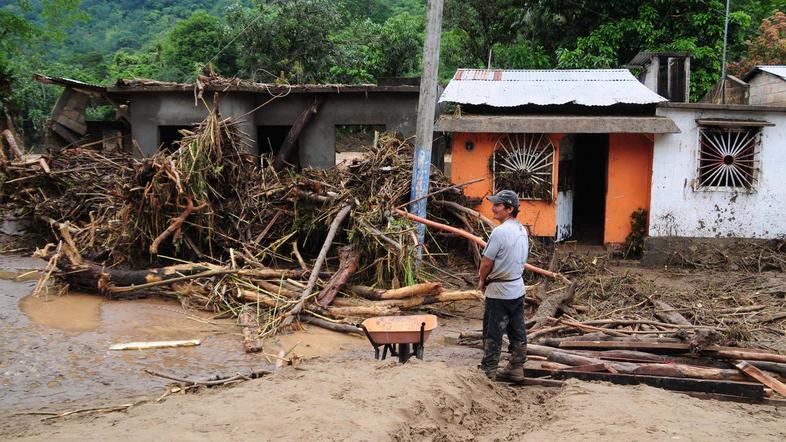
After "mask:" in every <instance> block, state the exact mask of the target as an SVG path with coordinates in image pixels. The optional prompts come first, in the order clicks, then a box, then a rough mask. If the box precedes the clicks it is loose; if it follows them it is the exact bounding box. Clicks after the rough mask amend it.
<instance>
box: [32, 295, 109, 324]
mask: <svg viewBox="0 0 786 442" xmlns="http://www.w3.org/2000/svg"><path fill="white" fill-rule="evenodd" d="M102 302H103V300H102V299H101V297H99V296H95V295H87V294H84V293H68V294H67V295H63V296H32V295H27V296H25V297H24V298H22V300H21V301H19V309H20V310H21V311H22V312H23V313H24V314H25V315H27V318H28V319H29V320H30V321H32V322H33V323H36V324H40V325H43V326H45V327H52V328H56V329H59V330H62V331H65V332H84V331H87V330H95V329H96V328H98V326H99V325H101V303H102Z"/></svg>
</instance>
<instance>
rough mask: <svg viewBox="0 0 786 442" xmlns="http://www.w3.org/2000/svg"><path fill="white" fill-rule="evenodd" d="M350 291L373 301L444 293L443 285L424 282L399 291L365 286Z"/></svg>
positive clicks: (352, 288) (353, 286) (353, 287)
mask: <svg viewBox="0 0 786 442" xmlns="http://www.w3.org/2000/svg"><path fill="white" fill-rule="evenodd" d="M349 290H350V291H351V292H352V293H354V294H355V295H357V296H359V297H361V298H365V299H368V300H371V301H382V300H386V299H406V298H412V297H415V296H426V295H435V294H438V293H439V292H441V291H442V283H439V282H424V283H420V284H414V285H410V286H407V287H401V288H398V289H390V290H381V289H376V288H373V287H368V286H364V285H352V286H350V287H349Z"/></svg>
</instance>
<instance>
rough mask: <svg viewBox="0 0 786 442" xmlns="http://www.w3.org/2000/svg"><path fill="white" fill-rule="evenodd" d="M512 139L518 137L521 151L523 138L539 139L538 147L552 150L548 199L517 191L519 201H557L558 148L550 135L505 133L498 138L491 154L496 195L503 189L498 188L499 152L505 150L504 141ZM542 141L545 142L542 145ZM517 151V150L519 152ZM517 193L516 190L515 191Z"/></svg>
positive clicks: (492, 178)
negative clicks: (523, 194)
mask: <svg viewBox="0 0 786 442" xmlns="http://www.w3.org/2000/svg"><path fill="white" fill-rule="evenodd" d="M511 137H516V142H517V147H518V149H521V145H522V143H520V141H521V139H522V138H523V139H524V140H525V141H526V140H528V137H538V141H537V142H535V145H536V147H538V148H539V146H541V145H542V146H543V147H544V148H546V149H548V148H551V151H550V152H548V153H547V157H548V156H550V158H551V159H550V160H548V159H547V160H546V161H551V164H550V166H551V168H550V169H549V187H548V195H547V196H546V197H539V196H522V193H521V192H518V191H516V193H517V194H518V196H519V200H521V201H545V202H553V201H554V199H555V195H554V193H555V190H554V187H555V186H554V177H555V175H556V172H557V169H556V167H557V163H556V161H555V159H556V158H557V148H556V146H555V145H554V142H553V141H552V140H551V138H550V137H549V134H548V133H537V132H515V133H505V134H501V135H500V136H499V137H497V140H496V141H495V143H494V147H493V150H492V153H491V167H490V169H491V183H492V184H491V187H492V191H493V192H494V193H497V192H499V191H500V190H502V189H499V188H498V186H497V152H498V151H499V150H500V149H502V148H504V145H503V144H502V142H503V140H504V139H506V138H507V139H510V138H511ZM541 141H544V143H543V144H541ZM518 149H517V150H518ZM535 165H537V163H535ZM547 166H548V165H547ZM514 191H515V190H514Z"/></svg>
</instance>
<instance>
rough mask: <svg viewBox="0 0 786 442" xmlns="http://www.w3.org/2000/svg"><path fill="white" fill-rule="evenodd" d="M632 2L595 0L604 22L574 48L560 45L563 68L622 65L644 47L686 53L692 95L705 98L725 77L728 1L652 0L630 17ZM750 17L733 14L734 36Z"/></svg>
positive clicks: (596, 10)
mask: <svg viewBox="0 0 786 442" xmlns="http://www.w3.org/2000/svg"><path fill="white" fill-rule="evenodd" d="M585 3H588V4H589V3H593V2H589V1H587V2H585ZM596 3H597V4H598V5H599V4H601V3H603V4H604V5H605V6H603V5H600V6H596ZM631 4H633V3H632V2H624V1H623V2H616V1H615V2H594V3H593V4H592V7H590V10H591V11H595V13H596V14H602V15H603V16H604V20H602V21H600V22H599V24H598V25H597V26H595V27H594V28H592V30H591V31H590V32H589V34H587V35H583V36H580V37H578V38H577V39H576V41H575V46H573V47H572V48H571V47H563V48H560V49H557V60H558V67H560V68H607V67H617V66H620V65H623V64H625V63H626V62H628V61H629V60H630V59H631V58H632V57H633V56H634V55H635V54H636V53H637V52H639V51H682V52H687V53H689V54H690V55H691V57H692V59H691V97H692V98H693V99H697V98H699V97H701V96H703V95H704V94H705V93H706V92H707V90H709V88H711V87H712V85H713V84H714V83H715V82H716V81H717V79H718V78H719V77H720V71H721V55H722V52H723V28H724V15H725V2H724V1H722V0H701V1H700V0H679V1H676V0H649V1H647V2H645V3H643V4H635V8H636V10H635V11H634V12H633V14H630V15H628V13H630V12H631V11H629V10H628V9H629V8H630V5H631ZM609 5H618V6H619V10H612V9H608V8H609ZM571 20H572V19H568V22H570V21H571ZM749 21H750V16H749V15H748V14H747V13H745V12H742V11H735V12H732V13H731V14H730V16H729V35H730V40H734V39H735V38H738V37H737V35H739V33H740V32H742V31H743V30H744V29H745V28H746V27H747V26H748V23H749Z"/></svg>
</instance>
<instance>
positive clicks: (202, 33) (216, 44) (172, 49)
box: [162, 11, 237, 81]
mask: <svg viewBox="0 0 786 442" xmlns="http://www.w3.org/2000/svg"><path fill="white" fill-rule="evenodd" d="M228 42H229V38H227V29H226V28H225V26H224V25H223V23H222V22H221V19H219V18H218V17H215V16H212V15H210V14H208V13H207V12H205V11H197V12H195V13H193V14H192V15H191V16H190V17H188V18H187V19H185V20H182V21H180V22H178V23H177V24H176V25H175V27H174V28H173V29H172V30H171V31H170V32H169V35H167V45H166V47H165V48H164V51H163V54H162V55H163V61H164V66H165V67H166V68H168V69H171V70H173V71H174V74H171V75H169V77H172V78H174V79H176V80H179V81H191V80H193V79H194V77H195V75H198V74H201V73H202V70H203V68H204V67H205V64H206V63H207V62H211V63H212V64H213V65H214V66H215V67H216V71H217V72H218V73H220V74H225V75H227V76H232V75H234V74H235V72H237V66H236V65H235V63H234V59H235V57H236V53H235V51H234V48H226V47H225V46H226V44H227V43H228ZM227 49H228V50H227Z"/></svg>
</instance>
